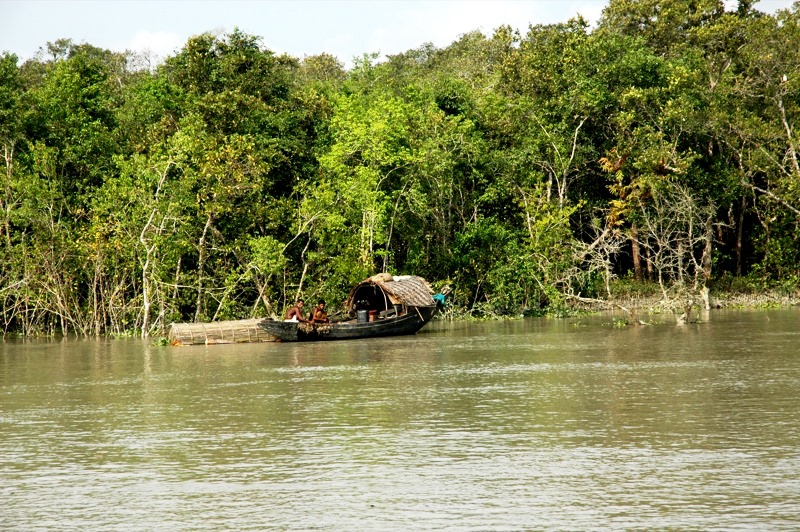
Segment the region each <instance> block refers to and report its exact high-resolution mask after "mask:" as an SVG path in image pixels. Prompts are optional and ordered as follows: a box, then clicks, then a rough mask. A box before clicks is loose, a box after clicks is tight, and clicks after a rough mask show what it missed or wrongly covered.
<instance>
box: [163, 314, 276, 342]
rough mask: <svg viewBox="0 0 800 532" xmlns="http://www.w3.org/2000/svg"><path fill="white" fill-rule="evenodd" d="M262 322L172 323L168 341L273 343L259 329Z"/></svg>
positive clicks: (254, 320)
mask: <svg viewBox="0 0 800 532" xmlns="http://www.w3.org/2000/svg"><path fill="white" fill-rule="evenodd" d="M262 321H264V319H263V318H253V319H249V320H234V321H216V322H213V323H173V324H172V325H171V326H170V328H169V341H170V343H171V344H172V345H199V344H235V343H246V342H272V341H274V340H275V337H274V336H272V335H271V334H269V333H268V332H267V331H265V330H264V328H263V327H261V322H262Z"/></svg>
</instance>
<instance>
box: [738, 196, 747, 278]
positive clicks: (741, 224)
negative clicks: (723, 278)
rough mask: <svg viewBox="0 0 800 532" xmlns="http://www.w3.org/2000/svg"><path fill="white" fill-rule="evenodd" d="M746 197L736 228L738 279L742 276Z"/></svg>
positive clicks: (743, 198) (743, 200)
mask: <svg viewBox="0 0 800 532" xmlns="http://www.w3.org/2000/svg"><path fill="white" fill-rule="evenodd" d="M744 208H745V197H744V194H742V205H741V208H740V209H739V223H738V227H737V228H736V277H741V276H742V238H743V236H744Z"/></svg>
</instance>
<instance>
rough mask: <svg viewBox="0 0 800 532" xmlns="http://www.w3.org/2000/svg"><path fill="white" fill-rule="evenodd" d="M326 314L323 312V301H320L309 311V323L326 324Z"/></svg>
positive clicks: (327, 320)
mask: <svg viewBox="0 0 800 532" xmlns="http://www.w3.org/2000/svg"><path fill="white" fill-rule="evenodd" d="M329 321H330V320H329V319H328V313H327V312H325V301H324V300H322V299H320V300H319V303H317V306H316V307H314V308H313V309H312V310H311V323H328V322H329Z"/></svg>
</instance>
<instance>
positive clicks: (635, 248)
mask: <svg viewBox="0 0 800 532" xmlns="http://www.w3.org/2000/svg"><path fill="white" fill-rule="evenodd" d="M631 254H632V255H633V273H634V275H635V276H636V281H637V282H639V283H641V282H644V276H643V275H642V256H641V253H640V250H639V228H638V227H636V224H635V223H632V224H631Z"/></svg>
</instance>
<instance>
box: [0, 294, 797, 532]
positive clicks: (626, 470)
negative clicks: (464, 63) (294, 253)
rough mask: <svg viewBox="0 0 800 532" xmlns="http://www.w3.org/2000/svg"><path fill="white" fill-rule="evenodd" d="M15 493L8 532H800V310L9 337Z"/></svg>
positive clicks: (2, 389)
mask: <svg viewBox="0 0 800 532" xmlns="http://www.w3.org/2000/svg"><path fill="white" fill-rule="evenodd" d="M660 321H661V322H660ZM0 497H1V498H2V504H1V505H0V529H3V530H47V529H52V530H132V529H138V530H155V529H162V530H219V529H235V530H246V529H254V530H264V529H279V530H433V529H453V530H467V529H469V530H476V529H478V530H541V529H559V530H564V529H569V530H587V529H592V530H598V529H681V530H685V529H693V530H707V529H747V530H750V529H760V530H795V529H798V528H799V527H800V309H797V308H790V309H781V310H758V311H715V312H713V313H711V314H710V315H709V316H708V317H707V321H706V322H705V323H702V324H692V325H689V326H686V327H676V326H674V325H673V324H672V323H671V322H668V321H667V320H666V319H664V320H659V319H658V317H656V318H655V319H654V323H653V324H652V325H650V326H647V327H638V328H624V327H617V326H615V325H614V322H613V319H612V316H596V317H591V318H581V319H564V320H550V319H526V320H519V321H508V322H486V323H463V322H458V323H438V322H435V323H433V324H430V325H429V326H428V327H427V328H426V329H424V330H423V331H422V332H420V333H419V334H417V335H416V336H412V337H402V338H387V339H376V340H357V341H348V342H331V343H314V344H290V343H283V344H279V343H278V344H246V345H223V346H195V347H181V348H175V347H157V346H154V345H150V344H149V343H148V342H144V341H138V340H88V341H86V340H63V341H58V342H54V341H13V342H9V341H7V342H5V343H2V344H0Z"/></svg>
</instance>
